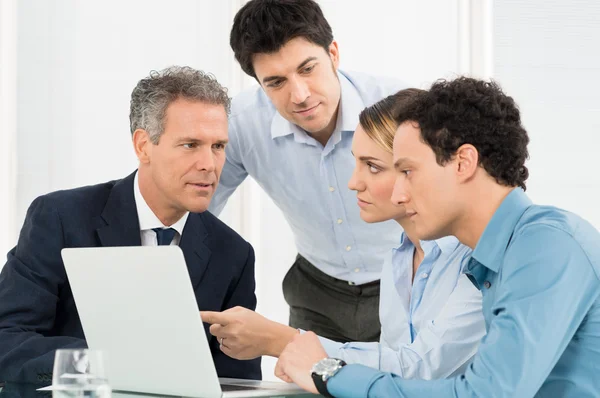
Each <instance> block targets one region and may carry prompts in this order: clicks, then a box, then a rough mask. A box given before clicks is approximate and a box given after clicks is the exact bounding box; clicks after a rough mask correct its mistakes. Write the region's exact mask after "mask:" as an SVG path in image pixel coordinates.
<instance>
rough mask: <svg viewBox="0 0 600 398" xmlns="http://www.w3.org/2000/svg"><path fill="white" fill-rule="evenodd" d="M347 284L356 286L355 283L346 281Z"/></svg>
mask: <svg viewBox="0 0 600 398" xmlns="http://www.w3.org/2000/svg"><path fill="white" fill-rule="evenodd" d="M348 284H349V285H350V286H354V285H356V283H354V282H352V281H348Z"/></svg>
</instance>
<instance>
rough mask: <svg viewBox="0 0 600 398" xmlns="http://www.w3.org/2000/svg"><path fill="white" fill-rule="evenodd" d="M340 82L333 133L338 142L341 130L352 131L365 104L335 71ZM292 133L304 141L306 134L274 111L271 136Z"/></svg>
mask: <svg viewBox="0 0 600 398" xmlns="http://www.w3.org/2000/svg"><path fill="white" fill-rule="evenodd" d="M337 75H338V80H339V82H340V109H339V110H338V118H337V123H336V126H335V130H334V134H335V133H336V132H337V133H338V135H339V137H338V142H339V140H341V134H339V132H342V131H354V130H355V129H356V126H357V125H358V115H359V114H360V112H361V111H362V110H363V109H364V107H365V105H364V102H363V100H362V98H361V97H360V94H359V92H358V90H357V89H356V87H354V85H353V84H352V83H351V82H350V80H348V78H347V77H346V76H345V75H344V74H343V73H342V72H339V71H338V72H337ZM290 134H294V137H295V138H296V141H299V142H306V139H307V138H308V134H306V132H305V131H304V130H303V129H301V128H300V127H298V126H297V125H295V124H294V123H291V122H289V121H287V120H286V119H285V118H284V117H283V116H281V115H280V114H279V112H275V116H273V120H272V122H271V138H273V139H275V138H278V137H283V136H286V135H290Z"/></svg>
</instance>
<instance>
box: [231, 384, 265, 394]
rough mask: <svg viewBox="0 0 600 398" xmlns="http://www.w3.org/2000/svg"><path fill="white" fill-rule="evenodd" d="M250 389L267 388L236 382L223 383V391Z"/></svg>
mask: <svg viewBox="0 0 600 398" xmlns="http://www.w3.org/2000/svg"><path fill="white" fill-rule="evenodd" d="M250 390H267V389H266V388H264V387H252V386H236V385H235V384H221V391H223V392H228V391H250Z"/></svg>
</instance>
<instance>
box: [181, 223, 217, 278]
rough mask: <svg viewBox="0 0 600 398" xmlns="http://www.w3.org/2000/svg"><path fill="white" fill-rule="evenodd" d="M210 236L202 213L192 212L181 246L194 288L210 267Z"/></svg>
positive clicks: (184, 230) (184, 229)
mask: <svg viewBox="0 0 600 398" xmlns="http://www.w3.org/2000/svg"><path fill="white" fill-rule="evenodd" d="M209 237H210V235H209V234H208V229H207V228H206V225H205V224H204V218H203V217H202V214H198V213H190V215H189V217H188V219H187V221H186V223H185V227H184V228H183V235H182V236H181V240H180V242H179V247H180V248H181V250H182V251H183V255H184V257H185V262H186V264H187V267H188V272H189V273H190V279H191V280H192V286H193V287H194V289H195V288H196V287H197V286H198V284H199V283H200V281H201V280H202V276H204V273H205V272H206V268H207V267H208V261H209V260H210V255H211V251H210V249H209V247H208V245H207V244H208V243H209V242H210V239H209Z"/></svg>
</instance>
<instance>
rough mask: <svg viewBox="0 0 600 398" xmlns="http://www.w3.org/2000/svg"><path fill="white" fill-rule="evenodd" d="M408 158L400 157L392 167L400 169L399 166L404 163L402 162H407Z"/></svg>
mask: <svg viewBox="0 0 600 398" xmlns="http://www.w3.org/2000/svg"><path fill="white" fill-rule="evenodd" d="M409 162H410V160H409V159H408V158H400V159H398V160H396V161H395V162H394V168H395V169H396V170H400V168H401V167H402V166H403V165H404V163H409Z"/></svg>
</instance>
